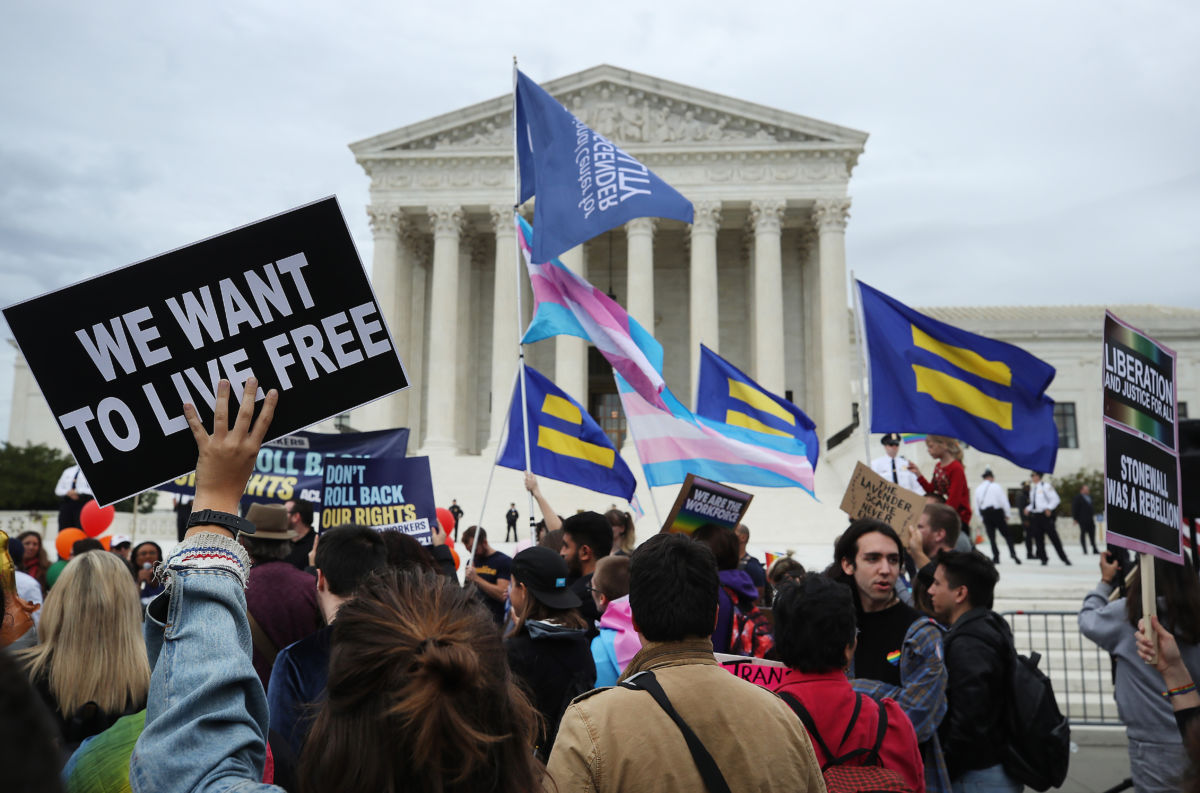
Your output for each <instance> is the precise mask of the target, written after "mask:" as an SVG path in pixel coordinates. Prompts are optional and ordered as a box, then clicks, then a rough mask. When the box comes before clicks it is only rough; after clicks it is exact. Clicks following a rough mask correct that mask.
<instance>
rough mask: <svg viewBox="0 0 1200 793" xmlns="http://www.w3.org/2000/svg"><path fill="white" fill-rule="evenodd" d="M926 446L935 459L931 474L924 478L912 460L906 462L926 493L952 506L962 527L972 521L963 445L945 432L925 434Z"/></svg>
mask: <svg viewBox="0 0 1200 793" xmlns="http://www.w3.org/2000/svg"><path fill="white" fill-rule="evenodd" d="M925 448H926V449H928V450H929V456H930V457H932V458H933V459H934V460H936V461H937V465H935V466H934V467H933V476H931V477H930V478H929V479H926V478H925V477H924V476H922V475H921V469H920V468H919V467H918V466H917V464H916V463H915V462H909V464H908V470H910V471H912V472H913V473H914V474H916V475H917V482H918V483H919V484H920V485H921V487H923V488H925V493H926V494H927V495H931V496H937V497H938V498H939V499H940V500H941V501H942V502H943V503H945V504H949V505H950V506H951V507H954V511H955V512H957V513H958V517H959V519H961V520H962V525H963V526H964V528H965V527H966V526H967V525H969V524H970V523H971V491H970V488H968V487H967V469H965V468H964V467H963V464H962V459H963V453H962V447H961V446H959V445H958V441H956V440H955V439H954V438H949V437H946V436H945V435H926V436H925Z"/></svg>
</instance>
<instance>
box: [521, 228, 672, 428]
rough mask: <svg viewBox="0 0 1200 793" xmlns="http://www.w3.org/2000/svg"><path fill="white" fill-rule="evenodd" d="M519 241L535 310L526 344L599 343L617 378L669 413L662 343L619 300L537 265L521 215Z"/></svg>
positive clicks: (555, 267) (562, 270) (558, 266)
mask: <svg viewBox="0 0 1200 793" xmlns="http://www.w3.org/2000/svg"><path fill="white" fill-rule="evenodd" d="M517 241H518V242H519V243H520V245H521V252H522V253H524V254H525V266H526V267H528V268H529V280H530V282H531V283H532V285H533V299H534V304H535V306H536V309H535V311H534V315H533V321H532V322H531V323H530V324H529V329H528V330H526V331H525V335H524V337H522V339H521V343H522V344H532V343H533V342H535V341H541V340H542V339H547V338H550V337H551V336H559V335H566V336H578V337H579V338H581V339H586V340H587V341H590V342H591V343H592V344H595V345H596V349H598V350H600V352H601V354H603V355H604V357H605V358H606V359H607V360H608V362H609V363H610V364H612V367H613V369H615V370H616V371H617V374H619V375H621V377H624V378H625V380H626V382H628V383H629V384H630V385H631V386H633V388H634V390H635V391H637V393H638V394H639V395H641V397H642V398H643V399H645V400H646V401H647V402H649V403H650V404H652V405H656V406H658V407H660V408H663V409H666V404H665V403H664V402H663V400H662V391H663V389H664V388H665V387H666V383H665V382H664V381H663V378H662V374H661V371H662V345H660V344H659V343H658V341H657V340H655V338H654V337H653V336H651V335H650V334H649V333H647V332H646V330H645V329H644V328H642V326H641V325H639V324H638V323H637V321H636V320H634V319H633V317H631V316H629V314H628V313H626V311H625V309H623V308H621V305H620V304H619V303H617V301H615V300H613V299H612V298H611V297H609V296H608V295H606V294H604V293H603V292H601V291H600V290H599V289H597V288H596V287H594V286H592V285H591V284H590V283H588V281H587V280H586V279H584V278H582V277H581V276H579V275H576V274H575V273H573V272H571V271H570V270H568V269H567V268H566V267H564V266H563V265H562V263H561V262H560V261H558V260H557V259H554V260H553V261H549V262H546V263H545V264H537V263H535V262H534V261H533V251H532V245H533V228H532V227H531V226H530V225H529V224H528V223H526V222H525V219H524V218H522V217H521V216H520V215H518V216H517Z"/></svg>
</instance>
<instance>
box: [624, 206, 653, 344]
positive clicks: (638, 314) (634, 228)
mask: <svg viewBox="0 0 1200 793" xmlns="http://www.w3.org/2000/svg"><path fill="white" fill-rule="evenodd" d="M655 222H656V221H655V219H654V218H635V219H633V220H631V221H629V222H628V223H626V224H625V237H626V240H627V245H628V254H627V257H626V258H627V261H626V268H627V273H628V276H627V277H628V282H627V285H626V289H625V291H626V293H627V294H628V298H627V301H628V305H626V307H625V308H626V310H628V311H629V316H631V317H633V318H634V319H636V320H637V321H638V323H640V324H641V326H642V327H643V328H645V329H646V332H647V333H649V334H650V335H652V336H653V335H654V226H655Z"/></svg>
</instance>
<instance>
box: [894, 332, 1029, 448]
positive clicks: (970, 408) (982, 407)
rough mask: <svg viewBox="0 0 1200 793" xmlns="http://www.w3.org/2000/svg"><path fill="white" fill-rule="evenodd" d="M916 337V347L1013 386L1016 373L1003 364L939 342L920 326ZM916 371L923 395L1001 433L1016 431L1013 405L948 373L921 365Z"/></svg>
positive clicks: (958, 365) (953, 363)
mask: <svg viewBox="0 0 1200 793" xmlns="http://www.w3.org/2000/svg"><path fill="white" fill-rule="evenodd" d="M912 335H913V344H914V345H915V346H917V347H919V348H921V349H922V350H926V351H928V352H931V353H933V354H934V355H936V356H938V357H939V358H941V359H943V360H945V361H946V362H948V363H950V364H952V365H953V366H955V367H957V368H959V369H962V370H963V371H965V372H970V373H971V374H974V375H977V376H979V377H982V378H983V379H985V380H989V381H991V382H993V383H998V384H1000V385H1002V386H1005V387H1010V386H1011V385H1012V369H1010V368H1009V366H1008V364H1006V363H1004V362H1003V361H989V360H988V359H987V358H984V357H983V356H982V355H980V354H979V353H977V352H975V351H974V350H968V349H966V348H965V347H955V346H954V345H952V344H946V343H945V342H941V341H938V340H937V339H935V338H933V337H932V336H930V335H929V334H928V333H926V332H925V331H923V330H921V329H920V328H918V327H917V326H916V325H913V326H912ZM912 368H913V373H914V374H916V376H917V391H918V392H919V393H922V394H928V395H929V396H930V397H932V398H933V399H934V400H936V401H937V402H941V403H942V404H943V405H951V406H953V407H957V408H960V409H962V410H965V411H966V412H967V413H970V414H971V415H972V416H975V417H976V418H981V419H983V420H985V421H990V422H992V423H993V424H995V425H997V426H998V427H1000V428H1001V429H1005V430H1011V429H1012V427H1013V423H1012V403H1011V402H1005V401H1003V400H1001V399H996V398H995V397H993V396H989V395H987V394H985V393H984V392H982V391H980V390H979V389H978V388H976V387H975V386H973V385H971V384H970V383H967V382H964V381H962V380H959V379H958V378H957V377H954V376H952V375H948V374H946V373H945V372H939V371H937V370H936V369H930V368H929V367H927V366H920V365H917V364H913V367H912Z"/></svg>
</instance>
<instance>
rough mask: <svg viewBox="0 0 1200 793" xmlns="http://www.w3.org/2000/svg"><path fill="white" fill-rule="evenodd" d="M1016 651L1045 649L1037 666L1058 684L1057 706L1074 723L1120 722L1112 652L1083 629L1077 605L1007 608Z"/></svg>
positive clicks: (1055, 691) (1006, 613)
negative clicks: (1073, 608) (1072, 608)
mask: <svg viewBox="0 0 1200 793" xmlns="http://www.w3.org/2000/svg"><path fill="white" fill-rule="evenodd" d="M1001 616H1002V617H1004V618H1005V619H1006V620H1008V624H1009V627H1011V628H1012V632H1013V641H1014V643H1015V644H1016V647H1017V652H1019V653H1021V654H1023V655H1029V654H1030V653H1032V652H1036V653H1039V654H1040V655H1041V661H1040V662H1039V663H1038V668H1039V669H1041V670H1042V672H1044V673H1045V674H1046V675H1047V676H1048V677H1049V678H1050V680H1051V682H1053V684H1054V696H1055V699H1057V700H1058V707H1059V710H1061V711H1062V712H1063V713H1064V714H1065V715H1066V716H1067V718H1068V719H1070V721H1071V723H1072V724H1078V725H1089V726H1120V725H1121V720H1120V718H1119V717H1118V716H1117V703H1116V702H1115V701H1114V700H1113V694H1112V692H1113V678H1112V658H1111V657H1110V656H1109V654H1108V653H1107V652H1105V651H1104V650H1102V649H1100V648H1099V647H1098V646H1096V645H1095V644H1094V643H1093V642H1092V641H1091V640H1090V639H1088V638H1086V637H1085V636H1083V634H1081V633H1080V632H1079V623H1078V618H1079V612H1077V611H1005V612H1001Z"/></svg>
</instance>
